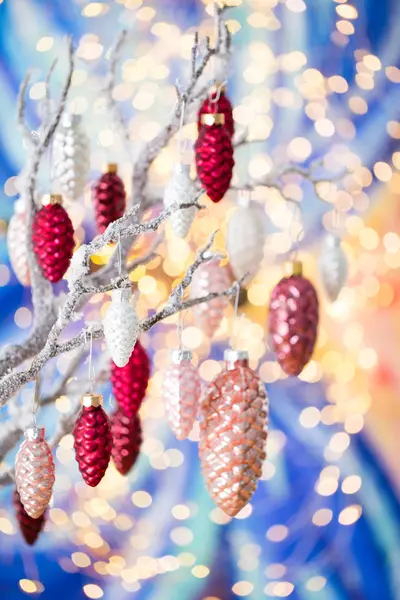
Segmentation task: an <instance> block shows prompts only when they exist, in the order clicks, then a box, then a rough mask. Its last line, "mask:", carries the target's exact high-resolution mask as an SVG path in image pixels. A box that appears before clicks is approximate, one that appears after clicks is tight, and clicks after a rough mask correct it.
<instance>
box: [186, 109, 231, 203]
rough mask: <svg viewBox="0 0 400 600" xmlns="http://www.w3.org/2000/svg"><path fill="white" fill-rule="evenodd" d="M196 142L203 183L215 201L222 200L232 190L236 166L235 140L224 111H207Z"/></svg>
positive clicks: (196, 153) (202, 119)
mask: <svg viewBox="0 0 400 600" xmlns="http://www.w3.org/2000/svg"><path fill="white" fill-rule="evenodd" d="M201 123H202V127H201V128H200V130H199V135H198V138H197V141H196V144H195V158H196V170H197V175H198V178H199V180H200V183H201V184H202V186H203V187H204V189H205V191H206V193H207V195H208V197H209V198H210V200H212V201H213V202H219V201H220V200H222V198H223V197H224V195H225V193H226V192H227V190H228V189H229V186H230V183H231V179H232V174H233V167H234V164H235V161H234V159H233V146H232V140H231V138H230V136H229V133H228V132H227V130H226V128H225V126H224V123H225V117H224V115H223V114H221V113H215V114H204V115H202V117H201Z"/></svg>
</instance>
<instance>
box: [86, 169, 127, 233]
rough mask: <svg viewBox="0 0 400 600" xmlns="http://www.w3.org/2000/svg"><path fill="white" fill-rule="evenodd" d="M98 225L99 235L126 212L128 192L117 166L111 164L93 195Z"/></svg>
mask: <svg viewBox="0 0 400 600" xmlns="http://www.w3.org/2000/svg"><path fill="white" fill-rule="evenodd" d="M93 203H94V210H95V215H96V224H97V229H98V231H99V233H103V232H104V231H105V230H106V229H107V227H108V225H109V224H110V223H112V222H113V221H116V220H117V219H119V218H120V217H122V215H123V214H124V212H125V206H126V192H125V187H124V183H123V181H122V179H121V178H120V177H119V176H118V175H117V165H116V164H114V163H110V164H109V165H108V167H107V172H106V173H104V174H103V175H102V176H101V177H100V179H99V181H98V182H97V185H96V187H95V188H94V195H93Z"/></svg>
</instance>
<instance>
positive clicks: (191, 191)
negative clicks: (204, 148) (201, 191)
mask: <svg viewBox="0 0 400 600" xmlns="http://www.w3.org/2000/svg"><path fill="white" fill-rule="evenodd" d="M196 197H197V193H196V188H195V186H194V184H193V181H192V180H191V179H190V167H189V165H182V164H180V165H175V166H174V170H173V173H172V179H171V180H170V181H169V183H168V185H167V187H166V188H165V192H164V206H165V207H166V208H168V207H169V206H171V205H172V204H188V203H190V202H193V201H194V200H195V198H196ZM195 215H196V207H195V206H191V207H190V208H181V209H179V210H176V211H175V212H174V213H172V215H171V216H170V217H169V219H168V221H169V223H170V225H171V228H172V231H173V232H174V234H175V235H176V236H177V237H180V238H185V237H186V236H187V234H188V233H189V231H190V227H191V225H192V223H193V219H194V217H195Z"/></svg>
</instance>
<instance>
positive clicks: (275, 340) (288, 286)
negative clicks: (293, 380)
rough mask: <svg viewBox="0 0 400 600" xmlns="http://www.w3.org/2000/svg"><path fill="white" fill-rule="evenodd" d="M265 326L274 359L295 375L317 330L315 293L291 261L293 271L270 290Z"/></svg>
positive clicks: (307, 357) (311, 348)
mask: <svg viewBox="0 0 400 600" xmlns="http://www.w3.org/2000/svg"><path fill="white" fill-rule="evenodd" d="M268 328H269V334H270V337H271V342H272V348H273V350H274V352H275V354H276V359H277V361H278V363H279V364H280V366H281V367H282V369H283V371H284V372H285V373H286V374H287V375H299V374H300V373H301V371H302V370H303V369H304V367H305V366H306V364H307V363H308V361H309V360H310V358H311V356H312V353H313V351H314V346H315V342H316V339H317V331H318V297H317V293H316V291H315V289H314V286H313V285H312V283H310V281H308V279H306V278H305V277H303V275H302V265H301V263H300V262H295V263H294V265H293V274H292V275H290V276H289V277H284V278H283V279H281V281H280V282H279V283H278V284H277V285H276V286H275V288H274V289H273V291H272V295H271V299H270V304H269V317H268Z"/></svg>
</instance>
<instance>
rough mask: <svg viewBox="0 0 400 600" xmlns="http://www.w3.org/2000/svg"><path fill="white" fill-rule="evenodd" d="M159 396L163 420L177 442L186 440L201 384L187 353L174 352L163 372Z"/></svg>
mask: <svg viewBox="0 0 400 600" xmlns="http://www.w3.org/2000/svg"><path fill="white" fill-rule="evenodd" d="M163 395H164V402H165V408H166V411H167V417H168V421H169V424H170V426H171V429H172V431H173V432H174V434H175V437H176V438H177V439H178V440H184V439H186V438H187V437H188V435H189V433H190V431H191V429H192V427H193V424H194V422H195V420H196V418H197V414H198V410H199V402H200V395H201V380H200V376H199V373H198V371H197V369H196V367H195V366H194V365H193V363H192V353H191V352H190V351H189V350H174V351H173V352H172V364H171V366H170V367H168V369H167V370H166V371H165V374H164V381H163Z"/></svg>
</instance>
